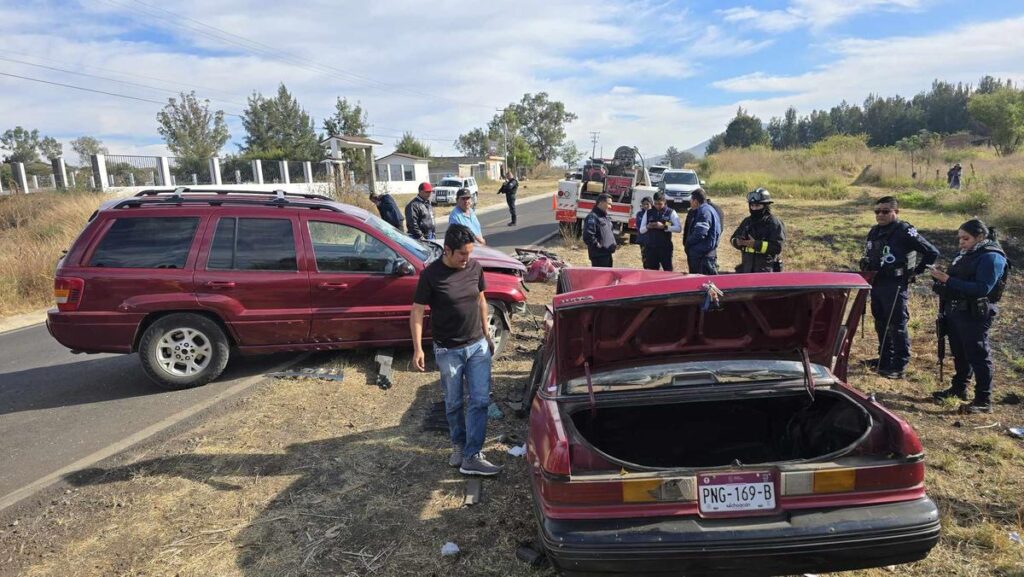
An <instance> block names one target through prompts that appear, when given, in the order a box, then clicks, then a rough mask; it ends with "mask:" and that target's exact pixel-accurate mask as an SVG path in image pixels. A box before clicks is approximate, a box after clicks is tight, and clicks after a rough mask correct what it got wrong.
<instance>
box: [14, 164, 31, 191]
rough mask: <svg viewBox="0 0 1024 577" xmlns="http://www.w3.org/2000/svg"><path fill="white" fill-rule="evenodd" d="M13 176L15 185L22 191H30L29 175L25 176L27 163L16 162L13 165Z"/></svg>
mask: <svg viewBox="0 0 1024 577" xmlns="http://www.w3.org/2000/svg"><path fill="white" fill-rule="evenodd" d="M11 176H13V177H14V185H15V186H17V187H18V188H19V189H21V193H22V194H25V193H26V192H28V177H27V176H25V163H24V162H15V163H14V164H12V165H11Z"/></svg>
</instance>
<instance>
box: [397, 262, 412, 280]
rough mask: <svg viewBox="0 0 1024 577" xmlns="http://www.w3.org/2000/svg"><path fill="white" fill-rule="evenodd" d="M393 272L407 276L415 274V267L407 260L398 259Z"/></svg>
mask: <svg viewBox="0 0 1024 577" xmlns="http://www.w3.org/2000/svg"><path fill="white" fill-rule="evenodd" d="M395 274H396V275H398V276H409V275H414V274H416V268H415V267H413V266H412V264H410V263H409V261H407V260H399V261H398V263H397V264H395Z"/></svg>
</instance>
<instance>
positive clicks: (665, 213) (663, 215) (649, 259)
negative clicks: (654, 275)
mask: <svg viewBox="0 0 1024 577" xmlns="http://www.w3.org/2000/svg"><path fill="white" fill-rule="evenodd" d="M655 222H660V223H663V224H665V225H667V228H648V227H647V223H655ZM639 230H640V231H641V233H644V234H646V235H647V244H646V246H645V247H644V268H645V269H647V270H658V269H661V270H667V271H671V270H672V252H673V251H672V233H673V232H681V231H682V230H683V227H682V225H681V224H679V215H677V214H676V211H674V210H672V209H671V208H669V207H667V206H666V207H665V208H663V209H661V210H658V208H657V207H655V208H652V209H650V210H648V211H647V212H646V213H644V216H643V218H642V220H641V222H640V226H639Z"/></svg>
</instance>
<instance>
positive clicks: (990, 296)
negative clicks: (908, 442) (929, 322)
mask: <svg viewBox="0 0 1024 577" xmlns="http://www.w3.org/2000/svg"><path fill="white" fill-rule="evenodd" d="M995 237H996V235H995V230H994V229H989V228H988V227H987V226H985V223H984V222H982V221H980V220H978V219H972V220H969V221H967V222H965V223H963V224H962V225H960V230H959V231H957V240H958V242H959V244H960V253H959V254H958V255H957V256H956V258H955V259H953V263H952V264H951V265H950V267H949V272H948V273H946V272H943V271H941V270H939V269H937V268H932V270H931V275H932V278H934V279H935V285H934V287H933V288H934V290H935V292H936V293H938V294H939V303H940V306H941V307H942V310H941V311H940V315H941V316H940V318H941V319H943V322H944V328H945V329H946V333H947V334H948V335H949V345H950V348H951V349H952V351H953V365H954V366H955V368H956V373H955V374H954V375H953V382H952V384H951V386H950V387H949V388H948V389H946V390H944V391H938V392H936V393H934V394H933V395H932V396H933V397H935V398H936V399H937V400H943V399H946V398H950V397H956V398H958V399H961V400H964V401H966V400H967V383H968V382H969V381H970V380H971V376H974V400H973V401H971V403H970V404H969V405H964V406H963V407H962V411H963V412H966V413H990V412H992V349H991V347H990V345H989V341H988V330H989V328H991V326H992V321H993V319H995V317H996V314H997V313H998V312H999V309H998V307H997V306H996V303H998V302H999V299H1000V298H1001V297H1002V296H1003V290H1004V289H1005V287H1006V278H1007V276H1009V272H1010V269H1011V268H1012V265H1011V264H1010V261H1009V260H1007V258H1006V252H1004V251H1003V248H1002V247H1001V246H999V243H998V242H996V238H995Z"/></svg>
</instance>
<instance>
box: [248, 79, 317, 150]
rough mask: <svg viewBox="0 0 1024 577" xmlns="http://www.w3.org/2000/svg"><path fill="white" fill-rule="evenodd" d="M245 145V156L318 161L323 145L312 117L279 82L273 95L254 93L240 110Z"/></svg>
mask: <svg viewBox="0 0 1024 577" xmlns="http://www.w3.org/2000/svg"><path fill="white" fill-rule="evenodd" d="M242 126H243V127H244V128H245V132H246V136H245V146H244V147H243V148H242V150H243V151H244V152H245V153H246V155H247V156H249V157H259V158H261V159H264V160H309V161H314V162H316V161H320V160H322V159H323V157H324V150H323V147H321V146H320V139H319V137H318V136H317V134H316V130H315V128H314V124H313V119H312V118H311V117H310V116H309V114H308V113H307V112H306V111H305V109H303V108H302V107H301V106H300V105H299V103H298V101H297V100H296V99H295V97H293V96H292V95H291V93H290V92H288V89H287V88H285V85H284V84H283V83H282V84H281V85H280V86H279V87H278V89H277V95H276V96H275V97H273V98H265V97H264V96H263V95H262V94H260V93H258V92H254V93H253V95H252V96H250V97H249V105H248V107H247V108H246V109H245V111H244V112H243V113H242Z"/></svg>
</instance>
